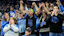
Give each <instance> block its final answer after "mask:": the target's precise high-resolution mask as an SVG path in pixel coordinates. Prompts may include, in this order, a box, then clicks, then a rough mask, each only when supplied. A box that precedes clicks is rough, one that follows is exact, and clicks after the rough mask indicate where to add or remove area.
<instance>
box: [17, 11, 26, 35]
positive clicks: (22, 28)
mask: <svg viewBox="0 0 64 36" xmlns="http://www.w3.org/2000/svg"><path fill="white" fill-rule="evenodd" d="M18 16H19V18H18V20H17V23H18V26H19V35H24V34H25V30H26V19H25V18H24V16H23V13H22V12H19V14H18Z"/></svg>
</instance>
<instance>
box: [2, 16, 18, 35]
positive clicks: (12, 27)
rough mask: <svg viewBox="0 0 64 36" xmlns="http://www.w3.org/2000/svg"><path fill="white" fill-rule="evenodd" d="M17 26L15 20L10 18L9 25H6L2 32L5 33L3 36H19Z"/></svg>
mask: <svg viewBox="0 0 64 36" xmlns="http://www.w3.org/2000/svg"><path fill="white" fill-rule="evenodd" d="M18 28H19V27H18V25H16V19H15V18H14V17H11V18H10V22H9V24H6V25H5V27H4V29H3V31H4V32H5V34H4V36H19V33H18V32H19V29H18Z"/></svg>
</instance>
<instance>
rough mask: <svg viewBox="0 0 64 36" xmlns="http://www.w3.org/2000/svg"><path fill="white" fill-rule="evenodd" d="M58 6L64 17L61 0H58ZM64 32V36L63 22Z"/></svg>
mask: <svg viewBox="0 0 64 36" xmlns="http://www.w3.org/2000/svg"><path fill="white" fill-rule="evenodd" d="M57 4H58V6H59V8H60V11H61V12H62V14H63V16H64V13H63V12H64V7H63V6H62V4H61V2H60V0H57ZM62 31H63V36H64V20H63V25H62Z"/></svg>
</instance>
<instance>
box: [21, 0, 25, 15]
mask: <svg viewBox="0 0 64 36" xmlns="http://www.w3.org/2000/svg"><path fill="white" fill-rule="evenodd" d="M20 10H21V11H22V13H23V14H25V11H24V7H23V1H20Z"/></svg>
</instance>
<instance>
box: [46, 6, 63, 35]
mask: <svg viewBox="0 0 64 36" xmlns="http://www.w3.org/2000/svg"><path fill="white" fill-rule="evenodd" d="M58 10H59V9H58V7H57V6H54V9H53V12H52V14H51V15H48V16H47V17H48V20H47V21H46V22H48V23H49V27H50V32H49V36H62V23H63V20H64V17H63V16H62V15H61V14H59V13H58Z"/></svg>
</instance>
